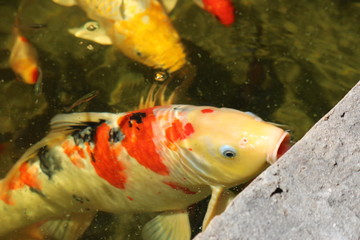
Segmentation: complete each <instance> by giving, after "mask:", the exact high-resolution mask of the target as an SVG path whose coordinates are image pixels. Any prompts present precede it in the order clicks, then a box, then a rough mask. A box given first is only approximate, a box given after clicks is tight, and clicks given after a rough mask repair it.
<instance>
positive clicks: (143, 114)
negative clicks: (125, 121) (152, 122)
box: [130, 112, 146, 124]
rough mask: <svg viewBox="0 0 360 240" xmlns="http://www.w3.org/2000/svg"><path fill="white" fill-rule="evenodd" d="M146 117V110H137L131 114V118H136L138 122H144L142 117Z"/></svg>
mask: <svg viewBox="0 0 360 240" xmlns="http://www.w3.org/2000/svg"><path fill="white" fill-rule="evenodd" d="M144 117H146V113H144V112H136V113H133V114H132V115H131V116H130V120H135V121H136V123H138V124H139V123H142V122H143V121H142V119H143V118H144Z"/></svg>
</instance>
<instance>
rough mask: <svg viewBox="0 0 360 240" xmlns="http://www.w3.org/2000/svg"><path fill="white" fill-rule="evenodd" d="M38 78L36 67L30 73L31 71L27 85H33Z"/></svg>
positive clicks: (38, 72)
mask: <svg viewBox="0 0 360 240" xmlns="http://www.w3.org/2000/svg"><path fill="white" fill-rule="evenodd" d="M39 76H40V71H39V69H38V68H37V67H35V68H34V69H33V70H32V71H31V77H30V82H29V84H35V83H36V82H37V81H38V79H39Z"/></svg>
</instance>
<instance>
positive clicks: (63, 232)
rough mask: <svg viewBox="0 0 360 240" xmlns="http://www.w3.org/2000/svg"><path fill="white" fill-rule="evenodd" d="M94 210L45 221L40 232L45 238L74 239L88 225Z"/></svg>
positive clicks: (93, 215)
mask: <svg viewBox="0 0 360 240" xmlns="http://www.w3.org/2000/svg"><path fill="white" fill-rule="evenodd" d="M95 214H96V212H88V213H73V214H71V215H68V216H65V217H63V218H59V219H53V220H49V221H47V222H45V223H44V224H43V225H42V226H41V227H40V229H41V233H42V234H43V235H44V236H45V237H46V238H45V239H58V240H76V239H78V238H79V237H80V236H81V235H82V234H83V233H84V232H85V230H86V229H87V228H88V227H89V225H90V223H91V221H92V220H93V218H94V217H95Z"/></svg>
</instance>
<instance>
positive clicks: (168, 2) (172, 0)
mask: <svg viewBox="0 0 360 240" xmlns="http://www.w3.org/2000/svg"><path fill="white" fill-rule="evenodd" d="M161 3H162V5H163V6H164V8H165V11H166V12H167V13H169V12H171V11H172V10H173V9H174V8H175V6H176V3H177V0H161Z"/></svg>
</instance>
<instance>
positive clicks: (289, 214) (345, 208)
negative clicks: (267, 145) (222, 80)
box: [195, 82, 360, 240]
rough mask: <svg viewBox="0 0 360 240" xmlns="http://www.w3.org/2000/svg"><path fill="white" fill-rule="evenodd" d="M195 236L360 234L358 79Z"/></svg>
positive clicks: (343, 237)
mask: <svg viewBox="0 0 360 240" xmlns="http://www.w3.org/2000/svg"><path fill="white" fill-rule="evenodd" d="M195 239H196V240H205V239H206V240H209V239H221V240H224V239H226V240H229V239H237V240H238V239H276V240H278V239H286V240H288V239H292V240H296V239H301V240H304V239H326V240H330V239H341V240H346V239H356V240H359V239H360V82H359V83H358V84H357V85H356V86H355V87H354V88H353V89H352V90H351V91H350V92H349V93H348V94H347V95H346V96H345V97H344V99H342V100H341V101H340V102H339V103H338V104H337V105H336V106H335V107H334V108H333V109H332V110H331V111H330V112H329V113H327V114H326V115H325V116H324V117H323V118H322V119H321V120H320V121H319V122H318V123H316V124H315V125H314V127H313V128H312V129H311V130H310V131H309V132H308V133H307V134H306V135H305V136H304V137H303V138H302V139H301V140H300V141H299V142H297V143H296V144H295V145H294V146H293V147H292V148H291V149H290V150H289V151H288V152H287V153H286V154H285V155H284V156H283V157H282V158H281V159H280V160H279V161H278V162H277V163H275V164H274V165H272V166H271V167H269V168H268V169H267V170H266V171H265V172H263V173H262V174H261V175H260V176H259V177H258V178H257V179H255V180H254V181H253V182H252V183H251V184H250V185H249V186H248V187H247V188H246V189H245V190H244V191H242V192H241V193H240V194H239V195H238V196H237V197H236V199H235V200H234V201H233V202H232V204H231V205H230V206H229V207H228V208H227V210H226V211H225V212H224V213H223V214H222V215H220V216H217V217H215V218H214V219H213V221H212V222H211V223H210V225H209V227H208V228H207V230H206V231H205V232H203V233H201V234H199V235H198V236H197V237H196V238H195Z"/></svg>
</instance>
